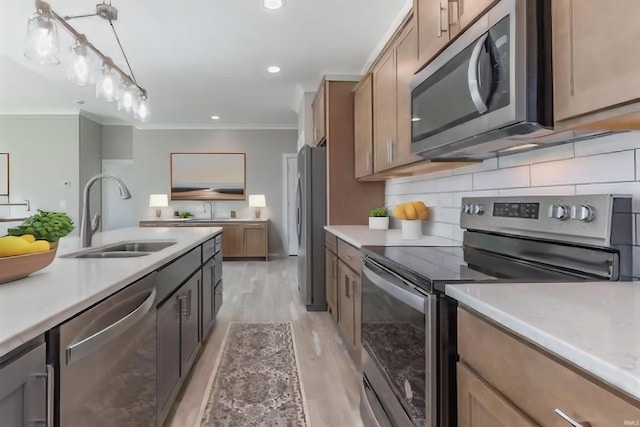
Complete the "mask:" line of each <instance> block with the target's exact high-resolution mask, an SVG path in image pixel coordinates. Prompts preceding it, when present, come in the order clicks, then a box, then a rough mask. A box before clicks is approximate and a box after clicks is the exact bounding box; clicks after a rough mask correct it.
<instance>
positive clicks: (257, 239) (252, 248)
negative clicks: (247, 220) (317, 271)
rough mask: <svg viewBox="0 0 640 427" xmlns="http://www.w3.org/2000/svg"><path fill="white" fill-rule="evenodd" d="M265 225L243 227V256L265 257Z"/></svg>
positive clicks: (266, 254)
mask: <svg viewBox="0 0 640 427" xmlns="http://www.w3.org/2000/svg"><path fill="white" fill-rule="evenodd" d="M268 255H269V253H268V252H267V224H266V223H255V224H245V226H244V256H246V257H265V258H266V257H267V256H268Z"/></svg>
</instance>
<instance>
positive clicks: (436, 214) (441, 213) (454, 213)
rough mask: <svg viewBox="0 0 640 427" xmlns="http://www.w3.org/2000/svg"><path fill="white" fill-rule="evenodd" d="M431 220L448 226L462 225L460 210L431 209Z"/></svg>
mask: <svg viewBox="0 0 640 427" xmlns="http://www.w3.org/2000/svg"><path fill="white" fill-rule="evenodd" d="M430 211H431V212H430V214H431V217H430V220H431V221H436V222H444V223H446V224H455V225H458V224H460V208H441V207H434V208H431V209H430Z"/></svg>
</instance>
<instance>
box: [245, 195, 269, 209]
mask: <svg viewBox="0 0 640 427" xmlns="http://www.w3.org/2000/svg"><path fill="white" fill-rule="evenodd" d="M249 206H250V207H252V208H264V207H266V206H267V201H266V199H265V198H264V194H250V195H249Z"/></svg>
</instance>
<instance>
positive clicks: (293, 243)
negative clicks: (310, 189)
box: [282, 153, 298, 255]
mask: <svg viewBox="0 0 640 427" xmlns="http://www.w3.org/2000/svg"><path fill="white" fill-rule="evenodd" d="M282 165H283V166H282V168H283V170H282V172H283V173H282V176H283V194H284V197H283V199H284V203H283V204H284V206H283V208H284V223H285V224H286V228H287V243H286V245H287V248H288V249H287V253H288V254H289V255H298V234H297V233H296V185H297V177H298V155H297V154H293V153H286V154H283V155H282Z"/></svg>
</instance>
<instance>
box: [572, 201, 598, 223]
mask: <svg viewBox="0 0 640 427" xmlns="http://www.w3.org/2000/svg"><path fill="white" fill-rule="evenodd" d="M571 219H577V220H580V221H582V222H591V221H593V220H594V219H596V212H595V209H594V208H593V207H592V206H589V205H580V206H572V207H571Z"/></svg>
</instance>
